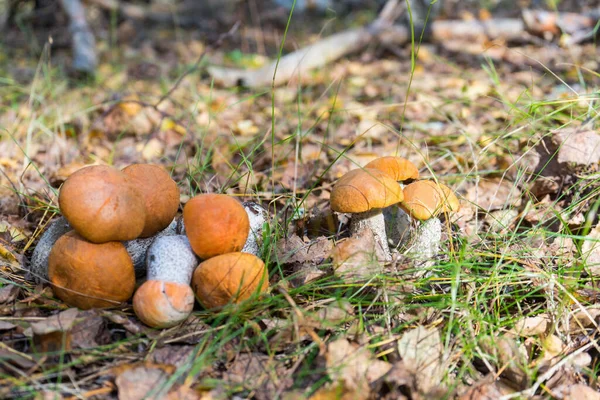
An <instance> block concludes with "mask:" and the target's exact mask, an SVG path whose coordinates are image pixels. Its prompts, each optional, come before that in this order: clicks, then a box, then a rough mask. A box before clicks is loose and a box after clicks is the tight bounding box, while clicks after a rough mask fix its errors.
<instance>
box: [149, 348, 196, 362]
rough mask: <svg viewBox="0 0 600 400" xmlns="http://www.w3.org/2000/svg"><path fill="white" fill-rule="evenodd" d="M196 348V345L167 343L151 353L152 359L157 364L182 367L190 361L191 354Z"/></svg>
mask: <svg viewBox="0 0 600 400" xmlns="http://www.w3.org/2000/svg"><path fill="white" fill-rule="evenodd" d="M194 349H195V347H194V346H187V345H183V346H181V345H166V346H164V347H160V348H158V349H155V350H154V351H153V352H152V353H151V354H150V360H152V362H154V363H157V364H166V365H173V366H175V367H181V366H183V365H184V364H185V363H186V362H188V361H189V359H190V356H191V355H192V353H194Z"/></svg>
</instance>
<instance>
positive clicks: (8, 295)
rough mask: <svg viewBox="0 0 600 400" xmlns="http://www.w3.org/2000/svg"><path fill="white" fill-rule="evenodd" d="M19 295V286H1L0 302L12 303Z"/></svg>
mask: <svg viewBox="0 0 600 400" xmlns="http://www.w3.org/2000/svg"><path fill="white" fill-rule="evenodd" d="M18 295H19V287H18V286H15V285H12V284H8V285H5V286H2V287H1V288H0V304H4V303H10V302H12V301H14V300H15V299H16V298H17V296H18Z"/></svg>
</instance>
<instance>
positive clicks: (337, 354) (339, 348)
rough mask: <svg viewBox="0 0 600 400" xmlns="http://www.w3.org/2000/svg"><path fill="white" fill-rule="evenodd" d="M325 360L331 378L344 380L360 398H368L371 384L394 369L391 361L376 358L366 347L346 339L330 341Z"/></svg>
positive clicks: (346, 386) (346, 385) (345, 384)
mask: <svg viewBox="0 0 600 400" xmlns="http://www.w3.org/2000/svg"><path fill="white" fill-rule="evenodd" d="M325 360H326V365H327V373H328V374H329V376H330V378H331V380H332V381H334V382H337V381H341V382H343V384H344V387H345V388H347V389H349V390H351V391H354V393H355V394H356V395H357V396H360V397H358V398H367V397H368V395H369V385H370V384H371V383H373V382H374V381H376V380H377V379H379V378H381V377H382V376H383V375H385V374H386V373H388V372H389V371H390V369H392V365H391V364H390V363H388V362H385V361H381V360H378V359H376V358H375V357H374V356H373V354H371V352H370V351H369V350H368V349H367V348H366V347H364V346H358V345H356V344H353V343H350V342H349V341H348V340H346V339H339V340H336V341H335V342H332V343H329V345H328V346H327V353H326V354H325Z"/></svg>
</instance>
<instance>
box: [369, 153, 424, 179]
mask: <svg viewBox="0 0 600 400" xmlns="http://www.w3.org/2000/svg"><path fill="white" fill-rule="evenodd" d="M365 168H372V169H377V170H379V171H381V172H383V173H385V174H386V175H388V176H389V177H390V178H392V179H393V180H395V181H396V182H404V181H407V180H414V179H419V170H418V169H417V167H416V166H415V164H413V163H412V162H410V161H408V160H407V159H406V158H402V157H394V156H387V157H380V158H376V159H375V160H373V161H371V162H369V163H367V165H365Z"/></svg>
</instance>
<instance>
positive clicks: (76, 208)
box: [58, 165, 146, 243]
mask: <svg viewBox="0 0 600 400" xmlns="http://www.w3.org/2000/svg"><path fill="white" fill-rule="evenodd" d="M58 204H59V206H60V210H61V212H62V214H63V215H64V217H65V218H66V219H67V221H68V222H69V224H71V226H72V227H73V229H75V230H76V231H77V233H79V234H80V235H81V236H82V237H83V238H85V239H86V240H89V241H90V242H93V243H105V242H111V241H124V240H131V239H135V238H136V237H138V236H139V235H140V233H142V230H143V229H144V222H145V219H146V207H145V206H144V199H143V197H142V195H141V193H140V192H139V191H137V190H136V189H135V188H134V187H133V186H132V185H130V184H129V182H128V181H127V178H126V176H125V174H123V173H122V172H121V171H119V170H117V169H115V168H112V167H109V166H105V165H94V166H90V167H85V168H82V169H80V170H78V171H76V172H75V173H73V175H71V176H70V177H69V178H68V179H67V180H66V181H65V183H64V184H63V185H62V187H61V188H60V193H59V196H58Z"/></svg>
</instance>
